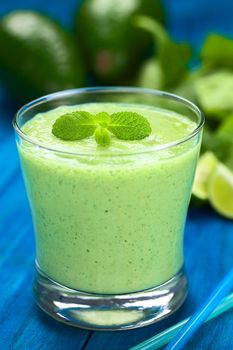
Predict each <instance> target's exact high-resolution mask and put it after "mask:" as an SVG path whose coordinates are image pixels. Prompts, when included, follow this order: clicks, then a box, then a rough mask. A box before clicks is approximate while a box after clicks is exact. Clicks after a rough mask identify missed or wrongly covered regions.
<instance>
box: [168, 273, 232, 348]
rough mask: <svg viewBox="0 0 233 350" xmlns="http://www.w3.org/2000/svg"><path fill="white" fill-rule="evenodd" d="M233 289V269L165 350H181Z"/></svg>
mask: <svg viewBox="0 0 233 350" xmlns="http://www.w3.org/2000/svg"><path fill="white" fill-rule="evenodd" d="M232 288H233V269H232V270H230V272H229V273H228V274H227V275H226V276H225V277H224V278H223V280H222V281H221V282H220V283H219V284H218V286H217V287H216V289H215V290H214V291H213V292H212V294H211V295H210V296H209V298H208V299H207V301H206V302H205V303H204V304H203V305H202V306H201V307H200V308H199V310H197V311H196V312H195V314H194V315H193V316H192V317H191V318H190V320H189V321H188V322H187V323H186V324H185V326H184V327H183V328H181V330H180V331H179V332H178V333H177V335H176V336H175V337H174V338H173V340H172V341H171V343H170V344H168V345H167V346H166V348H165V349H164V350H181V349H183V348H184V346H185V345H186V344H187V342H188V341H189V340H190V338H191V337H192V335H193V334H194V333H195V332H196V331H197V330H198V328H199V327H200V326H201V325H202V324H203V323H204V322H205V320H206V319H207V318H208V316H209V315H210V314H211V312H212V311H213V310H214V309H215V307H216V306H217V305H218V304H219V303H220V301H221V300H222V298H223V297H224V296H225V295H226V294H228V293H229V292H230V291H231V289H232Z"/></svg>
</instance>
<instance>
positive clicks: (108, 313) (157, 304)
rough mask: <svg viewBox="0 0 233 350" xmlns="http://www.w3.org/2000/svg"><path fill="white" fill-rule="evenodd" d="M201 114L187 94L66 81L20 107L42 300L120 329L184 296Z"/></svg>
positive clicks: (79, 318) (18, 126) (82, 323)
mask: <svg viewBox="0 0 233 350" xmlns="http://www.w3.org/2000/svg"><path fill="white" fill-rule="evenodd" d="M203 123H204V118H203V115H202V113H201V112H200V110H199V109H198V108H197V107H196V106H195V105H194V104H193V103H191V102H189V101H187V100H185V99H183V98H181V97H178V96H175V95H173V94H169V93H165V92H161V91H156V90H147V89H140V88H125V87H103V88H102V87H101V88H86V89H75V90H67V91H63V92H58V93H54V94H51V95H48V96H45V97H42V98H39V99H37V100H35V101H33V102H31V103H29V104H27V105H25V106H24V107H22V108H21V109H20V110H19V112H18V113H17V115H16V117H15V119H14V128H15V131H16V140H17V147H18V151H19V156H20V161H21V167H22V171H23V175H24V180H25V184H26V189H27V194H28V199H29V202H30V207H31V212H32V217H33V223H34V230H35V238H36V274H35V279H34V284H33V289H34V294H35V298H36V302H37V304H38V305H39V306H40V308H41V309H42V310H44V311H45V312H46V313H48V314H49V315H51V316H53V317H54V318H56V319H58V320H60V321H63V322H66V323H69V324H70V325H73V326H78V327H83V328H88V329H95V330H97V329H100V330H101V329H102V330H117V329H118V330H121V329H130V328H135V327H141V326H145V325H149V324H151V323H153V322H155V321H158V320H160V319H161V318H163V317H166V316H168V315H169V314H171V313H172V312H174V311H175V310H177V309H178V308H179V307H180V306H181V304H182V303H183V302H184V300H185V297H186V295H187V279H186V275H185V272H184V260H183V233H184V226H185V220H186V214H187V208H188V204H189V201H190V195H191V189H192V183H193V178H194V173H195V168H196V163H197V159H198V155H199V149H200V143H201V133H202V127H203Z"/></svg>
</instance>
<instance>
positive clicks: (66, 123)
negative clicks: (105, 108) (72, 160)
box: [52, 111, 97, 141]
mask: <svg viewBox="0 0 233 350" xmlns="http://www.w3.org/2000/svg"><path fill="white" fill-rule="evenodd" d="M96 127H97V123H96V121H95V119H94V118H93V116H92V114H91V113H89V112H86V111H76V112H71V113H67V114H64V115H62V116H61V117H59V118H58V119H57V120H56V121H55V123H54V124H53V128H52V133H53V135H54V136H56V137H58V138H60V139H62V140H66V141H74V140H82V139H85V138H87V137H89V136H92V135H93V134H94V131H95V129H96Z"/></svg>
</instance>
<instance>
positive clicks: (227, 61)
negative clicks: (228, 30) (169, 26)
mask: <svg viewBox="0 0 233 350" xmlns="http://www.w3.org/2000/svg"><path fill="white" fill-rule="evenodd" d="M201 58H202V59H203V61H204V63H205V64H206V65H208V66H209V67H211V68H213V67H225V68H230V69H232V68H233V40H231V39H228V38H225V37H224V36H221V35H218V34H212V35H209V36H208V38H207V39H206V41H205V43H204V46H203V48H202V52H201Z"/></svg>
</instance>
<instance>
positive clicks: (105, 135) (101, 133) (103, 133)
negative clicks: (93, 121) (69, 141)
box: [94, 126, 111, 147]
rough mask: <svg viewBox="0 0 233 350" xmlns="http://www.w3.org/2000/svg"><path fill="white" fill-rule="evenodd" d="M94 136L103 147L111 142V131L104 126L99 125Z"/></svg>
mask: <svg viewBox="0 0 233 350" xmlns="http://www.w3.org/2000/svg"><path fill="white" fill-rule="evenodd" d="M94 136H95V140H96V143H97V144H98V145H100V146H102V147H106V146H108V145H110V143H111V138H110V135H109V132H108V131H107V130H106V129H105V128H104V127H102V126H98V128H97V129H96V130H95V134H94Z"/></svg>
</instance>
